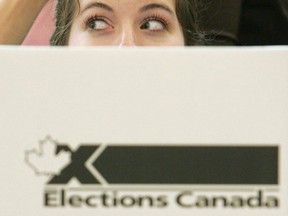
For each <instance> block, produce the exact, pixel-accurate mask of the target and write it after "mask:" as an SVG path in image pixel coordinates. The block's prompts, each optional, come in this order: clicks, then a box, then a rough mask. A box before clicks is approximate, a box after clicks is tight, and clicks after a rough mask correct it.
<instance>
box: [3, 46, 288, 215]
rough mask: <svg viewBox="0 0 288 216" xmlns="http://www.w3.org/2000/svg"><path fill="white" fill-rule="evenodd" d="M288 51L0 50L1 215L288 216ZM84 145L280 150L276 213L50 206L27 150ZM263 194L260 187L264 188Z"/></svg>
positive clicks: (267, 49)
mask: <svg viewBox="0 0 288 216" xmlns="http://www.w3.org/2000/svg"><path fill="white" fill-rule="evenodd" d="M287 96H288V48H287V47H283V48H279V47H276V48H273V47H272V48H250V49H248V48H214V49H212V48H191V49H187V48H186V49H180V48H179V49H168V48H166V49H153V48H146V49H137V48H135V49H122V50H119V49H116V48H109V49H107V48H98V49H95V48H92V49H91V48H90V49H85V48H80V49H52V48H40V49H36V48H28V49H23V48H13V47H7V48H0V101H1V104H0V140H1V143H2V144H1V146H2V148H1V151H0V168H1V191H0V214H1V215H5V216H12V215H13V216H14V215H15V216H17V215H23V216H26V215H27V216H28V215H41V216H45V215H47V216H48V215H49V216H51V215H63V216H64V215H71V214H75V215H76V214H77V215H95V213H96V214H101V215H115V214H117V215H136V214H137V215H171V216H172V215H173V216H174V215H175V214H181V215H183V216H185V215H191V213H192V214H194V213H195V214H196V215H213V216H214V215H216V213H219V215H245V216H249V215H260V214H261V215H263V216H274V215H277V216H280V215H281V216H287V214H288V207H287V206H288V205H287V203H288V199H287V195H288V188H287V183H288V178H287V170H288V167H287V163H288V162H287V158H288V155H287V153H288V152H287V147H286V146H287V144H288V97H287ZM46 135H51V136H52V137H53V138H54V139H57V140H58V141H60V142H64V143H69V144H71V145H72V146H75V147H77V145H79V143H140V144H141V143H144V144H149V143H152V144H153V143H157V144H166V143H172V144H175V143H181V144H203V145H205V144H209V145H213V144H215V145H216V144H224V145H233V144H238V145H239V144H243V145H249V144H251V145H258V144H261V145H263V144H267V145H269V144H279V145H280V146H281V157H280V159H281V161H280V167H281V179H280V185H279V189H280V191H281V192H280V195H279V197H280V198H281V203H280V206H281V207H280V209H278V210H267V209H265V208H264V209H252V210H251V209H250V210H249V209H237V210H233V209H225V210H221V209H220V210H217V211H216V210H215V209H210V210H201V209H200V210H199V209H198V210H194V209H186V210H185V209H179V208H177V207H175V206H169V207H168V208H166V209H156V210H155V209H149V208H147V209H141V208H138V209H137V208H134V209H130V210H125V209H123V208H121V207H120V208H116V209H108V210H107V209H88V208H81V209H73V208H63V209H58V208H56V209H46V208H44V207H43V188H44V184H45V181H46V180H47V179H46V178H45V177H36V176H35V174H34V173H33V171H32V170H31V169H30V168H29V167H28V166H27V165H26V164H25V163H24V152H25V151H26V150H30V149H32V148H35V147H37V145H38V141H39V140H41V139H43V138H45V137H46ZM259 187H260V188H261V186H259Z"/></svg>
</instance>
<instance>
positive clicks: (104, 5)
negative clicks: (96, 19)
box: [81, 2, 113, 13]
mask: <svg viewBox="0 0 288 216" xmlns="http://www.w3.org/2000/svg"><path fill="white" fill-rule="evenodd" d="M94 7H97V8H101V9H104V10H107V11H109V12H113V9H112V8H111V7H110V6H108V5H107V4H104V3H102V2H92V3H90V4H88V5H87V6H86V7H85V8H84V9H83V10H82V11H81V13H83V12H84V11H86V10H88V9H90V8H94Z"/></svg>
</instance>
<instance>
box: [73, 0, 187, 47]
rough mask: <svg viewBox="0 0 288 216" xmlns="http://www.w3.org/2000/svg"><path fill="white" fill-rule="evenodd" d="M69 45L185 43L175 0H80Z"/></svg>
mask: <svg viewBox="0 0 288 216" xmlns="http://www.w3.org/2000/svg"><path fill="white" fill-rule="evenodd" d="M68 45H72V46H73V45H82V46H86V45H87V46H106V45H115V46H184V37H183V33H182V29H181V26H180V24H179V22H178V19H177V15H176V10H175V0H80V12H79V13H77V15H76V17H75V18H74V20H73V24H72V28H71V32H70V36H69V41H68Z"/></svg>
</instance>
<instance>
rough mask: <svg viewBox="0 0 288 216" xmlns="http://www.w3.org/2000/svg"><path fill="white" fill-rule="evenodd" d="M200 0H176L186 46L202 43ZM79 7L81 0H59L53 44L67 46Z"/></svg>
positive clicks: (51, 42)
mask: <svg viewBox="0 0 288 216" xmlns="http://www.w3.org/2000/svg"><path fill="white" fill-rule="evenodd" d="M137 1H138V0H137ZM198 1H199V0H198ZM198 1H197V0H176V13H177V18H178V20H179V23H180V25H181V27H182V31H183V35H184V39H185V45H186V46H191V45H197V44H201V43H202V42H201V41H202V39H201V38H202V36H201V33H200V30H199V20H200V19H199V15H198ZM79 8H80V3H79V0H58V3H57V6H56V29H55V31H54V33H53V35H52V37H51V39H50V44H51V45H52V46H65V45H67V44H68V40H69V35H70V30H71V26H72V23H73V19H74V16H75V13H76V10H79Z"/></svg>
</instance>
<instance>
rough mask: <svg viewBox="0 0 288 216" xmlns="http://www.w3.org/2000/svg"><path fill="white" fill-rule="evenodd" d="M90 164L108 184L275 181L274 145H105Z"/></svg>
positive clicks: (276, 167)
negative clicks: (102, 150)
mask: <svg viewBox="0 0 288 216" xmlns="http://www.w3.org/2000/svg"><path fill="white" fill-rule="evenodd" d="M93 166H94V167H95V168H96V169H97V170H98V171H99V172H100V173H101V174H102V176H103V177H104V178H105V179H106V181H107V182H108V183H110V184H220V185H221V184H234V185H235V184H252V185H253V184H265V185H266V184H267V185H273V184H277V183H278V147H277V146H269V147H267V146H263V147H259V146H257V147H255V146H252V147H251V146H249V147H246V146H245V147H243V146H235V147H234V146H233V147H227V146H215V147H208V146H206V147H203V146H179V147H178V146H177V147H176V146H172V147H169V146H108V147H107V148H106V149H105V151H104V152H103V153H102V154H101V155H100V157H99V158H98V159H97V160H96V161H95V162H94V163H93Z"/></svg>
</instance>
